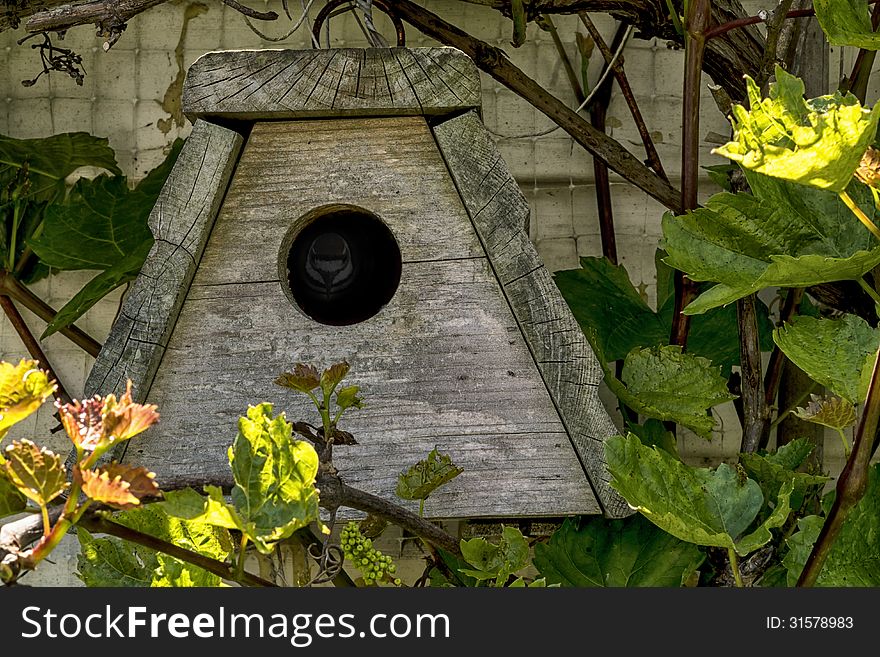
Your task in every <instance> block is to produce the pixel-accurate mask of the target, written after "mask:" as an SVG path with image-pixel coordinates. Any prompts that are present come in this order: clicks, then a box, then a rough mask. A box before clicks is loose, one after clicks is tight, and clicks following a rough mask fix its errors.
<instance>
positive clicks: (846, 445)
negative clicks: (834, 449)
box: [834, 427, 849, 460]
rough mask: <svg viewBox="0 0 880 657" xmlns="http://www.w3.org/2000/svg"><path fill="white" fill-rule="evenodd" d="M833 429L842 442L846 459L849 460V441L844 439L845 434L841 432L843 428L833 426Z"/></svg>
mask: <svg viewBox="0 0 880 657" xmlns="http://www.w3.org/2000/svg"><path fill="white" fill-rule="evenodd" d="M834 430H835V431H837V433H838V435H839V436H840V442H841V443H843V453H844V455H845V456H846V458H847V460H849V443H848V442H847V441H846V436H845V435H844V434H843V429H841V428H840V427H834Z"/></svg>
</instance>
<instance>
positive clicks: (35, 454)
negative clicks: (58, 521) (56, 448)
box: [4, 439, 70, 506]
mask: <svg viewBox="0 0 880 657" xmlns="http://www.w3.org/2000/svg"><path fill="white" fill-rule="evenodd" d="M4 467H5V468H6V476H7V477H8V478H9V481H11V482H12V483H13V484H14V485H15V487H16V488H18V490H20V491H21V492H22V493H23V494H24V495H25V496H26V497H27V498H28V499H30V500H33V501H34V502H36V503H37V504H39V505H40V506H46V505H47V504H48V503H49V502H51V501H52V500H54V499H55V498H56V497H58V496H59V495H61V493H63V492H64V491H65V490H66V489H67V487H68V486H69V485H70V484H69V483H68V482H67V473H66V472H65V470H64V466H63V464H62V463H61V457H60V456H58V455H57V454H55V453H54V452H52V451H50V450H48V449H46V448H45V447H37V446H36V445H35V444H34V443H32V442H31V441H30V440H27V439H25V440H22V441H17V440H15V441H13V442H12V444H11V445H9V446H8V447H7V448H6V463H4Z"/></svg>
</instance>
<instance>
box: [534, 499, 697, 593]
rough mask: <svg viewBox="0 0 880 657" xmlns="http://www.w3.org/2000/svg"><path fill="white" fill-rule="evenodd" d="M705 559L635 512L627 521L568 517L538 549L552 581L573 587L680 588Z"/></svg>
mask: <svg viewBox="0 0 880 657" xmlns="http://www.w3.org/2000/svg"><path fill="white" fill-rule="evenodd" d="M703 558H704V555H703V553H702V552H700V550H699V549H697V547H696V546H694V545H693V544H691V543H687V542H685V541H681V540H679V539H677V538H676V537H674V536H672V535H671V534H667V533H666V532H664V531H663V530H661V529H659V528H658V527H657V526H656V525H654V524H652V523H650V522H648V521H647V520H646V519H645V518H644V517H643V516H641V515H639V514H636V515H634V516H631V517H629V518H626V519H623V520H605V519H603V518H590V519H583V520H581V521H580V522H579V521H577V520H575V519H572V518H569V519H567V520H566V521H565V522H564V523H563V524H562V526H561V527H560V528H559V529H557V530H556V531H555V532H554V533H553V536H551V537H550V541H549V543H539V544H538V545H536V546H535V566H536V567H537V569H538V572H540V573H541V575H543V576H544V577H545V578H546V579H547V581H548V582H550V583H560V584H562V585H563V586H573V587H594V586H602V587H622V586H631V587H644V586H662V587H671V586H681V585H682V584H683V583H684V581H685V580H686V579H687V578H688V577H689V576H690V574H691V573H693V572H694V571H695V570H696V569H697V567H698V566H699V565H700V564H701V563H702V561H703Z"/></svg>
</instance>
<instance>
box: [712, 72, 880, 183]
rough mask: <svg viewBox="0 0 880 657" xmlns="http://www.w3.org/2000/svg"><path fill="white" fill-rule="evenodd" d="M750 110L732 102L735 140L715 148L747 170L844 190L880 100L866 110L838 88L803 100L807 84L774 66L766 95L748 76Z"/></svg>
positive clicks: (870, 139) (872, 126)
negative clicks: (827, 94) (829, 93)
mask: <svg viewBox="0 0 880 657" xmlns="http://www.w3.org/2000/svg"><path fill="white" fill-rule="evenodd" d="M746 87H747V93H748V98H749V110H746V109H745V108H744V107H743V106H742V105H734V106H733V109H732V114H733V119H732V121H733V129H734V135H733V141H730V142H728V143H727V144H725V145H724V146H722V147H720V148H716V149H715V150H714V151H713V152H714V153H717V154H719V155H723V156H725V157H727V158H729V159H731V160H733V161H734V162H737V163H738V164H739V165H740V166H741V167H742V168H743V169H748V170H750V171H757V172H758V173H762V174H764V175H767V176H772V177H774V178H781V179H783V180H789V181H791V182H795V183H799V184H801V185H809V186H811V187H817V188H819V189H827V190H830V191H833V192H842V191H844V190H845V189H846V187H847V185H848V184H849V182H850V180H851V179H852V175H853V173H855V170H856V169H857V168H858V166H859V162H860V161H861V159H862V155H863V154H864V153H865V151H866V150H867V148H868V146H870V145H871V142H873V141H874V134H875V133H876V132H877V120H878V118H880V105H877V106H875V107H874V109H873V110H872V111H869V110H866V109H863V108H862V106H861V105H860V104H859V101H858V99H857V98H856V97H855V96H853V95H852V94H846V95H845V96H844V95H841V94H840V93H839V92H837V93H835V94H834V95H830V96H820V97H818V98H814V99H812V100H804V83H803V81H802V80H800V79H799V78H797V77H795V76H794V75H791V74H790V73H787V72H786V71H785V69H783V68H782V67H781V66H777V67H776V82H775V83H773V84H771V85H770V90H769V97H768V98H765V99H762V98H761V90H760V88H759V87H758V84H757V83H756V82H755V81H754V80H753V79H751V78H750V77H749V76H746Z"/></svg>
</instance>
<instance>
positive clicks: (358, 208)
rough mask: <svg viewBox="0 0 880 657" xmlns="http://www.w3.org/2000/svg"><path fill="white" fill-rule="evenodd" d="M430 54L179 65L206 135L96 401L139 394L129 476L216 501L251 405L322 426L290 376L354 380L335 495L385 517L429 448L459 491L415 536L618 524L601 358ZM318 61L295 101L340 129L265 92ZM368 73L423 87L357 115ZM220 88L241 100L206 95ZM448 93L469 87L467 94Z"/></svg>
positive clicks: (365, 106)
mask: <svg viewBox="0 0 880 657" xmlns="http://www.w3.org/2000/svg"><path fill="white" fill-rule="evenodd" d="M428 50H429V51H430V52H427V53H426V52H422V51H405V50H402V49H390V51H364V52H365V53H367V54H364V55H363V57H360V58H359V57H358V56H356V55H355V54H352V52H353V51H345V52H346V54H344V55H342V56H339V59H340V60H342V61H343V64H342V65H341V67H338V68H337V69H335V70H334V69H332V67H331V66H330V64H331V63H332V62H334V61H337V59H336V56H335V55H327V54H326V53H319V54H318V55H315V54H314V53H301V52H296V51H274V52H273V53H270V54H268V55H267V54H265V53H259V52H251V53H248V52H241V53H217V54H216V58H215V59H214V60H211V57H212V55H208V56H206V57H205V58H203V59H202V60H200V61H199V62H197V64H196V65H195V66H194V69H198V70H199V71H202V73H203V74H202V75H200V76H196V77H195V81H193V80H191V79H190V78H188V81H187V85H188V86H187V91H185V94H184V97H185V98H187V97H189V98H190V99H193V98H195V97H196V95H197V96H198V101H197V102H196V101H192V102H191V103H190V104H189V105H188V106H186V107H188V108H189V109H190V110H192V109H193V107H197V108H198V112H197V113H196V116H195V126H194V130H193V135H192V136H191V137H190V139H189V140H188V141H187V144H186V146H185V148H184V152H183V153H182V154H181V159H180V160H179V161H178V163H177V165H176V166H175V170H174V172H173V173H172V175H171V177H170V178H169V181H168V183H166V189H165V190H163V196H162V197H161V198H160V200H159V202H158V203H157V205H156V208H155V209H154V212H153V215H152V217H151V226H152V228H153V231H154V233H155V234H156V237H157V241H156V246H155V247H154V251H153V253H151V256H150V257H149V258H148V260H147V263H146V264H145V267H144V271H143V272H142V274H141V276H140V277H139V279H138V281H137V282H136V283H135V285H134V287H133V289H132V291H131V293H130V294H129V296H128V298H127V299H126V302H125V305H124V308H123V313H122V314H121V317H120V319H119V320H118V321H117V323H116V324H115V325H114V328H113V331H112V332H111V336H110V338H109V339H108V341H107V344H106V345H105V348H104V350H103V351H102V354H101V356H99V359H98V362H97V363H96V365H95V368H94V370H93V372H92V375H91V377H90V379H89V383H88V384H87V385H88V386H89V387H90V388H91V390H90V392H99V391H108V392H109V391H110V390H112V389H113V388H115V387H118V386H119V384H120V383H121V382H122V381H123V380H124V378H126V377H130V378H132V379H133V380H134V381H135V391H136V394H137V396H138V397H140V398H142V399H143V398H146V399H147V400H149V401H150V402H151V403H155V404H157V405H158V406H159V409H160V413H161V418H162V419H161V422H160V423H159V425H157V426H156V427H154V428H152V429H151V430H150V431H149V432H148V433H147V434H146V437H145V438H143V439H141V440H139V441H138V442H137V443H136V444H133V445H131V446H130V447H129V448H128V450H127V452H126V453H125V454H124V458H125V460H126V461H128V462H131V463H134V464H138V465H145V466H147V467H149V468H150V469H152V470H154V471H155V472H157V476H158V479H159V480H160V481H162V482H163V483H165V485H166V486H167V485H168V483H166V482H170V485H171V486H179V485H184V484H187V483H191V482H199V481H206V480H209V481H213V482H227V481H230V482H231V474H230V472H229V467H228V461H227V456H226V447H227V446H228V445H229V444H230V443H231V442H232V440H233V438H234V436H235V432H236V425H237V419H238V417H239V416H240V415H243V414H244V413H245V411H246V409H247V407H248V405H250V404H256V403H259V402H263V401H269V402H272V403H273V404H274V406H275V410H276V412H280V411H284V412H285V413H286V414H287V417H288V419H290V420H293V421H297V420H305V421H308V422H311V423H312V424H317V423H318V419H317V417H316V411H315V409H314V407H313V406H312V405H311V402H310V401H309V400H308V399H306V398H305V397H303V396H301V395H298V394H297V393H294V392H293V391H291V390H289V389H286V388H282V387H279V386H277V385H275V384H274V381H275V379H276V378H277V377H278V376H279V375H280V374H281V373H282V372H285V371H290V370H291V369H292V368H293V366H294V364H295V363H297V362H304V363H310V364H314V365H316V366H317V367H318V368H319V369H320V368H322V367H326V366H328V365H329V364H331V363H333V362H338V361H341V360H343V359H345V360H347V361H348V362H349V363H350V365H351V370H350V372H349V375H348V377H347V378H346V382H347V383H350V384H355V385H358V386H360V388H361V394H362V396H363V397H364V400H365V403H366V407H365V408H363V409H360V410H350V411H349V412H348V413H346V415H345V416H344V418H343V421H342V422H341V424H340V428H341V429H344V430H346V431H349V432H351V433H352V434H354V436H355V438H356V440H357V444H356V445H345V446H337V447H335V448H334V453H333V463H334V465H335V467H336V468H337V469H338V470H339V472H340V475H341V476H342V478H343V480H344V481H345V482H346V483H348V484H350V485H353V486H356V487H358V488H361V489H363V490H366V491H368V492H371V493H374V494H377V495H380V496H382V497H385V498H388V499H391V500H395V501H396V498H395V495H394V489H395V486H396V483H397V477H398V474H399V473H400V472H402V471H404V470H405V469H406V468H408V467H409V466H410V465H412V464H414V463H416V462H417V461H419V460H420V459H422V458H424V457H425V456H426V455H427V454H428V453H429V452H430V451H431V450H432V449H435V448H436V449H438V450H439V451H441V452H443V453H446V454H449V455H450V456H451V457H452V459H453V461H454V462H455V463H456V464H457V465H459V466H460V467H461V468H463V473H462V474H461V475H460V476H459V477H457V478H456V479H454V480H453V481H452V482H450V483H449V484H448V485H446V486H444V487H442V488H441V489H439V490H438V491H437V492H435V493H434V494H433V495H432V497H431V500H430V503H429V504H428V505H427V506H426V508H425V512H426V515H427V516H429V517H435V518H476V517H540V516H560V515H575V514H590V513H601V512H605V513H606V514H607V515H619V514H620V509H621V507H620V500H619V498H616V497H615V494H614V493H613V491H611V489H610V488H609V487H608V485H607V479H608V477H607V473H605V472H604V469H603V466H602V463H603V462H604V461H603V460H602V456H601V454H600V451H601V446H602V440H603V439H604V437H607V436H608V435H611V434H613V433H614V432H615V430H614V428H613V425H612V424H611V422H610V420H609V419H608V417H607V414H606V413H604V409H602V407H601V404H600V403H598V397H597V395H596V388H597V385H598V382H599V377H600V376H601V375H600V374H597V373H598V371H599V370H598V367H597V366H596V363H595V359H594V358H593V356H592V353H591V352H590V351H589V346H588V345H587V344H586V342H585V340H583V335H582V333H581V332H580V329H579V328H578V327H577V324H576V322H574V319H573V318H572V317H571V314H570V312H569V311H568V309H567V307H566V306H565V304H564V301H562V299H561V297H560V296H559V294H558V291H556V289H555V287H554V286H553V283H552V279H551V278H550V276H549V273H548V272H547V271H546V270H545V269H544V268H543V266H542V265H541V263H540V261H539V260H538V259H537V255H536V254H535V252H534V249H533V248H532V246H531V244H530V242H529V241H528V237H527V235H526V233H525V230H524V228H525V225H526V221H527V206H526V205H525V203H524V199H523V198H522V195H521V193H520V192H519V190H518V188H517V187H516V184H515V181H513V179H512V177H511V176H510V174H509V172H508V171H507V169H506V167H505V166H504V163H503V160H501V158H500V156H499V155H498V153H497V150H496V149H495V148H494V144H493V143H492V141H491V138H489V136H488V134H487V133H486V131H485V128H483V127H482V124H481V122H480V121H479V118H478V117H477V115H476V114H475V113H474V112H473V111H464V113H463V109H464V110H466V109H467V108H462V107H460V106H457V107H452V108H451V109H450V108H449V107H447V106H448V105H453V106H454V105H455V103H456V99H457V100H458V101H459V102H463V101H461V99H462V98H465V99H466V98H468V97H469V95H468V94H471V96H472V95H473V94H472V87H473V79H474V77H475V70H473V65H472V63H471V62H470V60H468V59H467V58H466V57H464V56H463V55H461V54H460V53H457V51H452V50H450V49H428ZM389 52H390V53H391V54H392V55H394V56H393V57H392V56H390V55H389ZM279 53H280V54H279ZM307 55H308V56H307ZM249 57H250V59H249ZM315 57H319V58H320V57H323V58H324V59H325V60H327V66H325V69H324V70H325V71H331V73H332V74H333V75H335V76H337V77H338V79H336V80H330V81H329V82H328V81H325V80H323V78H322V79H321V80H318V81H317V82H315V83H314V84H313V85H306V86H311V87H312V89H313V90H314V89H317V90H324V91H322V93H324V95H325V96H326V93H325V91H326V90H327V89H331V90H336V91H334V94H335V95H333V97H332V103H331V105H336V106H338V108H341V109H339V111H335V110H334V108H333V107H332V106H331V107H328V108H325V109H323V110H322V109H321V107H322V102H323V101H321V102H317V101H316V100H315V98H316V96H315V95H314V94H313V93H312V94H309V93H308V92H307V90H306V91H304V92H303V93H302V95H301V103H300V105H297V95H296V94H295V93H291V92H289V91H285V89H286V87H285V86H284V85H283V84H280V83H279V79H282V80H283V75H284V72H285V71H287V72H288V74H291V73H290V72H291V71H294V72H295V71H296V70H297V68H296V67H297V66H299V67H300V68H302V67H304V66H315V65H316V64H315V61H314V60H315ZM205 60H208V61H205ZM267 61H268V62H269V64H267V63H266V62H267ZM358 61H360V62H362V64H361V69H358V68H357V67H356V66H354V64H352V62H355V63H356V62H358ZM377 61H378V62H384V65H385V66H386V67H387V66H388V63H389V62H392V61H396V62H416V63H418V64H419V67H418V68H419V70H421V71H422V72H423V76H422V78H420V79H419V81H418V83H417V84H411V86H410V87H408V89H409V91H410V93H409V95H408V96H407V95H406V94H402V93H401V91H400V89H399V87H400V85H401V82H400V80H399V79H395V80H394V81H393V82H392V81H390V80H389V81H388V83H387V84H386V85H376V84H371V85H370V86H369V88H370V89H371V90H372V91H371V92H370V93H371V94H373V95H374V96H373V97H372V98H365V97H364V96H365V94H363V93H362V89H361V83H360V82H359V81H358V80H355V79H354V77H356V76H358V75H359V73H363V70H362V69H363V66H366V65H367V64H366V63H369V62H377ZM236 62H238V64H236ZM426 62H434V63H435V64H436V66H435V68H434V69H431V68H430V66H429V64H426ZM318 64H320V62H318ZM426 66H427V67H428V68H425V67H426ZM248 67H250V68H248ZM273 67H274V68H273ZM469 67H470V68H469ZM224 69H225V70H226V71H227V72H228V71H229V70H233V71H237V73H236V75H234V76H232V77H233V79H235V80H238V82H236V83H235V84H237V85H238V87H236V89H238V90H237V91H236V90H235V89H232V90H229V89H227V93H221V92H220V91H218V90H217V89H216V88H215V86H216V84H218V83H217V80H221V81H222V79H223V77H222V75H220V73H218V71H221V72H222V71H223V70H224ZM251 69H252V70H253V71H258V72H259V73H254V75H267V73H265V71H267V70H268V71H269V72H273V71H274V72H275V73H274V75H271V76H269V78H268V79H269V81H268V82H267V84H269V85H270V88H271V91H272V93H271V96H272V98H275V97H276V96H277V97H282V96H283V98H284V102H283V104H282V105H283V106H280V105H279V106H277V112H276V113H275V114H273V109H272V108H273V107H274V105H273V102H274V101H271V98H270V99H269V100H267V97H266V95H265V94H263V93H262V92H263V91H265V89H264V88H263V87H261V86H260V85H259V84H256V85H255V83H254V81H253V80H252V79H251V80H248V78H247V76H244V75H242V74H241V73H240V72H241V71H242V70H251ZM276 69H277V70H276ZM309 70H311V69H309ZM316 70H317V69H316ZM383 70H385V69H383ZM402 70H403V72H404V73H405V72H406V71H405V68H404V69H402ZM205 71H207V72H208V73H209V77H208V78H206V77H205V74H204V72H205ZM462 71H464V73H462ZM374 73H375V71H374ZM453 74H454V76H455V77H456V78H460V77H462V76H464V78H465V80H466V81H467V84H464V85H463V90H462V91H461V92H460V93H458V94H456V86H455V81H454V80H453V79H451V78H449V75H453ZM190 75H191V76H192V71H191V72H190ZM312 75H315V74H314V73H313V74H312ZM227 77H228V76H227ZM319 77H320V76H319ZM373 77H375V76H373ZM477 79H478V78H477ZM206 80H207V81H206ZM426 81H428V82H430V85H433V86H432V87H431V88H439V87H440V85H441V83H442V84H443V85H445V87H443V89H444V91H443V93H440V92H437V94H438V95H439V96H441V97H442V98H443V108H439V109H438V108H437V107H432V106H431V105H428V107H427V109H426V107H425V105H424V104H423V103H422V100H421V99H424V97H425V91H424V88H425V85H426V84H428V82H426ZM374 82H375V79H374ZM292 84H296V85H300V86H302V76H301V75H300V76H298V77H295V80H294V81H293V82H292ZM419 85H422V86H421V87H420V86H419ZM206 89H210V94H213V96H210V95H206V93H207V92H206ZM394 89H397V92H396V95H397V98H398V99H404V100H402V101H401V105H400V106H396V105H395V102H397V101H395V100H394V96H395V94H394V93H392V90H394ZM242 90H245V91H246V92H247V93H246V94H245V93H242ZM261 90H262V91H261ZM339 90H342V91H343V93H342V95H341V96H340V94H339ZM346 90H347V91H346ZM377 90H378V91H377ZM382 90H386V91H387V92H388V93H385V92H384V91H382ZM468 90H470V91H468ZM282 91H283V92H284V93H281V92H282ZM383 94H384V95H383ZM419 94H421V96H420V95H419ZM366 95H369V94H366ZM242 96H245V97H252V99H253V100H252V104H251V105H249V104H248V102H245V101H243V100H241V98H242ZM350 96H353V97H350ZM212 98H214V100H212ZM413 98H415V101H413ZM316 102H317V107H316ZM468 102H470V101H468ZM249 107H252V108H253V115H252V116H251V115H249V113H248V108H249ZM321 112H323V113H324V114H325V115H326V118H316V113H317V114H318V115H320V114H321ZM358 113H361V114H363V116H357V114H358ZM438 115H439V117H438ZM218 117H225V118H226V119H228V118H229V117H233V118H235V119H237V120H239V121H244V123H241V124H237V128H238V129H237V130H231V129H230V128H229V127H221V126H220V125H218V124H217V123H215V121H220V120H221V118H218ZM273 118H274V119H279V120H268V119H273ZM429 121H430V122H429ZM242 142H243V143H244V145H243V148H242V147H241V144H242ZM212 145H213V146H212ZM239 149H240V151H239ZM239 152H240V154H239ZM596 491H598V493H599V499H597V497H596Z"/></svg>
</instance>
